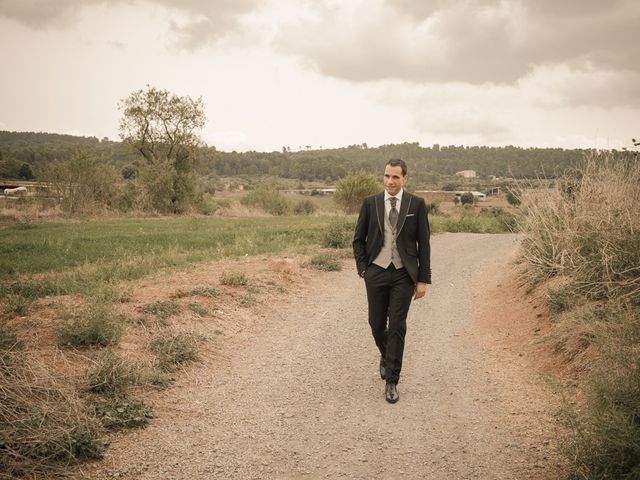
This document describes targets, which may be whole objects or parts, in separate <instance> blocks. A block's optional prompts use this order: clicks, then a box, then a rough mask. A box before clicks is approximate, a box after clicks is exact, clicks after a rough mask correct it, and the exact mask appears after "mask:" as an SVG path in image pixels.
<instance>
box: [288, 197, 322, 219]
mask: <svg viewBox="0 0 640 480" xmlns="http://www.w3.org/2000/svg"><path fill="white" fill-rule="evenodd" d="M317 208H318V207H316V204H315V203H313V202H312V201H311V200H300V201H299V202H296V203H295V205H294V206H293V213H294V214H295V215H311V214H312V213H315V211H316V210H317Z"/></svg>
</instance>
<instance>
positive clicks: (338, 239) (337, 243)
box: [322, 217, 355, 248]
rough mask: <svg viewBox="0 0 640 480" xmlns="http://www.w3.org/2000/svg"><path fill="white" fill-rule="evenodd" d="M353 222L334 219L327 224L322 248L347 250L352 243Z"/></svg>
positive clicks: (351, 220)
mask: <svg viewBox="0 0 640 480" xmlns="http://www.w3.org/2000/svg"><path fill="white" fill-rule="evenodd" d="M354 229H355V222H354V221H353V219H350V218H347V217H335V218H333V219H332V220H331V222H330V223H329V226H328V227H327V229H326V231H325V233H324V237H323V239H322V246H323V247H327V248H349V247H351V243H352V242H353V231H354Z"/></svg>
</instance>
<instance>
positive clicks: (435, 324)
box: [74, 234, 558, 479]
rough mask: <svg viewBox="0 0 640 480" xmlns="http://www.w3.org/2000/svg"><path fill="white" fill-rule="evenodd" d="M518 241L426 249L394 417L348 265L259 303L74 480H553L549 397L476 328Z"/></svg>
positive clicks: (468, 238) (469, 239)
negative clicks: (425, 271)
mask: <svg viewBox="0 0 640 480" xmlns="http://www.w3.org/2000/svg"><path fill="white" fill-rule="evenodd" d="M517 242H518V237H517V236H515V235H475V234H444V235H439V236H435V237H434V238H433V239H432V252H433V260H432V263H433V266H434V269H433V279H434V282H435V283H434V284H433V285H432V286H430V288H429V289H428V292H427V297H426V298H425V299H423V300H420V301H418V302H415V303H414V304H413V305H412V307H411V311H410V314H409V319H408V333H407V342H406V350H405V362H404V367H403V376H402V378H401V382H400V384H399V386H398V389H399V393H400V401H399V402H398V403H397V404H395V405H390V404H388V403H386V402H385V399H384V384H383V381H382V380H381V379H380V378H379V376H378V356H377V353H376V350H375V346H374V343H373V340H372V338H371V334H370V331H369V327H368V324H367V317H366V298H365V291H364V285H363V283H362V280H360V279H359V278H358V276H357V275H356V274H355V270H354V268H353V266H352V262H351V261H345V262H344V268H343V270H342V271H341V272H318V273H313V274H307V276H306V277H304V278H303V280H302V281H300V284H296V283H295V282H294V283H292V284H291V287H290V288H289V289H288V290H287V292H283V293H282V295H281V296H277V295H276V296H273V297H272V298H271V299H270V300H269V301H268V302H264V303H260V302H258V303H257V304H256V305H255V306H253V307H252V309H251V310H250V311H251V315H252V316H253V319H254V321H253V322H249V323H247V324H245V325H244V326H243V328H242V329H238V331H237V332H236V333H234V332H228V333H226V334H224V335H217V336H216V340H213V341H212V345H211V348H210V349H207V350H205V351H204V352H202V353H201V356H200V357H201V359H200V361H199V362H197V363H194V364H192V365H190V366H189V367H187V368H186V371H185V372H184V373H183V374H182V375H180V376H179V378H178V380H177V382H176V384H175V385H174V386H172V387H171V388H170V389H169V390H167V391H165V392H162V393H161V394H159V395H158V396H157V398H155V399H154V400H153V406H154V409H155V412H156V418H155V419H154V420H153V421H152V422H151V424H150V425H149V426H148V427H147V428H146V429H143V430H137V431H132V432H128V433H126V434H122V435H115V436H114V437H112V439H111V447H110V448H109V450H108V451H107V453H106V456H105V459H104V460H102V461H101V462H99V463H96V464H93V465H88V466H87V465H85V466H83V468H82V470H77V471H76V472H75V474H74V475H76V476H77V478H95V479H97V478H135V479H163V478H167V479H168V478H170V479H210V478H212V479H218V478H220V479H300V478H302V479H304V478H308V479H325V478H327V479H334V478H358V479H371V478H381V479H400V478H405V479H442V478H452V479H474V478H477V479H525V478H527V479H529V478H534V479H552V478H558V471H557V469H558V463H557V460H556V458H557V457H556V454H555V452H554V449H553V432H552V431H551V430H550V429H549V428H547V426H548V424H549V423H550V421H551V420H550V419H549V418H548V417H547V414H545V413H544V411H545V408H544V407H545V404H544V402H545V398H546V397H545V392H544V387H542V386H539V385H536V384H535V382H536V377H535V375H532V376H531V377H521V376H520V375H519V373H518V372H517V371H515V374H514V371H508V372H505V371H504V369H507V370H508V369H509V368H510V367H509V365H501V363H500V358H501V357H500V356H499V355H500V352H499V350H500V348H493V347H495V345H494V346H491V348H488V347H487V345H486V344H483V341H484V340H483V338H485V337H483V336H482V335H481V334H478V333H477V332H475V330H474V326H473V323H474V321H475V320H474V315H476V312H477V306H478V305H477V304H478V303H479V302H483V301H484V300H485V298H484V295H483V288H484V287H483V284H484V283H486V284H487V292H489V290H490V289H491V288H495V286H496V285H497V284H499V283H500V281H501V276H502V275H506V273H505V272H507V271H508V270H509V269H510V268H511V267H510V263H509V262H510V260H511V259H512V257H513V252H514V251H515V249H516V247H517ZM474 285H475V287H474ZM478 285H479V286H480V288H478ZM182 287H184V286H182ZM503 314H505V313H504V312H502V311H500V310H499V309H498V310H497V311H496V312H495V315H497V316H500V315H503ZM216 328H219V327H216ZM474 332H475V333H474ZM496 355H498V357H496ZM531 382H533V383H531Z"/></svg>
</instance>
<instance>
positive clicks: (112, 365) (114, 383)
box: [87, 350, 135, 395]
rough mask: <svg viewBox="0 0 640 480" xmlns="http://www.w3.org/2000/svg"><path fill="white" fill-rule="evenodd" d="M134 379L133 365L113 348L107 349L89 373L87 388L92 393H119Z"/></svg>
mask: <svg viewBox="0 0 640 480" xmlns="http://www.w3.org/2000/svg"><path fill="white" fill-rule="evenodd" d="M134 381H135V371H134V368H133V365H131V364H130V363H129V362H127V361H125V360H123V359H122V358H121V357H120V356H118V355H117V354H115V353H114V352H113V351H112V350H106V351H105V352H104V353H103V354H102V355H101V356H100V357H99V358H98V360H97V361H96V364H95V365H94V367H93V368H92V369H91V370H90V371H89V373H88V374H87V390H88V391H90V392H92V393H106V394H109V395H119V394H122V393H123V392H124V391H125V390H126V389H127V387H129V385H131V384H132V383H133V382H134Z"/></svg>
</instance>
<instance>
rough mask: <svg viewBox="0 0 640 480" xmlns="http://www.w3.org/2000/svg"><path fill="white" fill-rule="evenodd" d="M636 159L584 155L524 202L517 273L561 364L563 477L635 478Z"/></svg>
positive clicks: (638, 448)
mask: <svg viewBox="0 0 640 480" xmlns="http://www.w3.org/2000/svg"><path fill="white" fill-rule="evenodd" d="M639 205H640V163H638V162H637V159H636V158H635V157H632V156H630V157H629V159H628V160H627V161H621V160H620V159H615V158H612V157H611V156H607V155H604V156H592V157H590V158H588V159H587V160H586V162H585V164H584V166H582V167H581V168H579V169H576V170H574V171H573V172H572V173H570V174H568V175H566V176H565V177H564V178H562V179H561V181H559V182H558V184H557V188H556V189H555V191H554V192H553V193H552V194H546V195H538V196H535V197H534V198H531V199H530V201H529V202H528V206H527V207H526V211H527V215H526V217H525V218H524V220H523V228H524V231H525V232H526V239H525V240H524V242H523V247H524V248H523V252H524V253H523V261H524V262H523V263H524V268H525V270H524V274H525V277H526V278H527V279H528V281H529V282H530V283H531V285H532V287H534V286H535V287H539V288H543V289H544V291H546V298H547V302H548V304H549V308H550V312H551V315H552V320H553V322H554V329H553V332H552V333H551V334H550V336H549V341H551V342H552V344H553V346H554V347H555V349H556V351H557V352H558V354H559V355H561V356H562V357H563V358H564V359H565V362H566V366H567V369H566V370H567V373H566V374H567V377H568V378H567V382H566V384H567V388H566V391H565V392H564V395H565V397H566V398H567V402H566V406H565V411H564V413H565V415H564V419H565V422H566V425H567V426H568V429H569V431H570V437H569V438H568V439H567V440H566V442H563V445H564V446H565V449H566V453H567V455H568V458H569V459H570V460H571V461H572V472H571V474H572V477H573V478H581V479H605V478H611V479H613V478H616V479H629V480H630V479H638V478H640V234H639V232H640V215H638V206H639Z"/></svg>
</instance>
